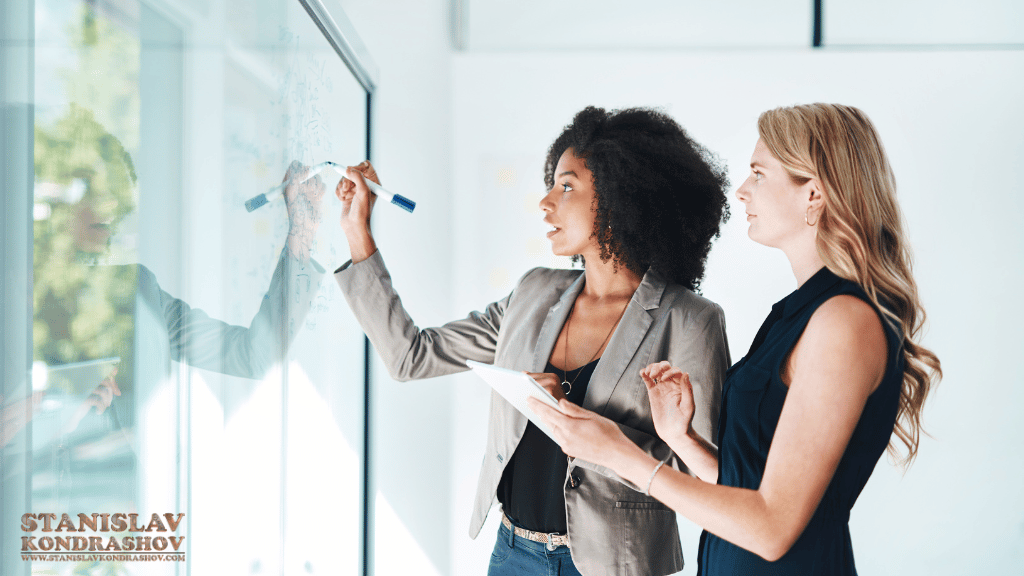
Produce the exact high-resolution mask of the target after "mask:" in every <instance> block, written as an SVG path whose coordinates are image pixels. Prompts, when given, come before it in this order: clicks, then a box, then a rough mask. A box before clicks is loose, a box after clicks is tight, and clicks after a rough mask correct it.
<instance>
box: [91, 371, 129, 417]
mask: <svg viewBox="0 0 1024 576" xmlns="http://www.w3.org/2000/svg"><path fill="white" fill-rule="evenodd" d="M115 376H117V368H114V370H113V371H112V372H111V373H110V376H107V377H106V378H105V379H104V380H103V382H100V385H99V386H97V387H96V389H95V390H93V391H92V394H89V397H88V398H86V399H85V402H83V403H82V405H83V406H91V407H93V408H95V409H96V414H103V412H104V411H106V409H107V408H109V407H110V404H111V403H113V401H114V396H120V395H121V389H120V388H118V386H117V380H115V379H114V378H115ZM86 412H88V410H86Z"/></svg>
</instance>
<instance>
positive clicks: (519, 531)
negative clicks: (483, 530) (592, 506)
mask: <svg viewBox="0 0 1024 576" xmlns="http://www.w3.org/2000/svg"><path fill="white" fill-rule="evenodd" d="M501 523H502V525H503V526H505V528H508V529H509V530H511V531H512V532H513V533H514V534H515V535H516V536H521V537H523V538H526V539H527V540H533V541H534V542H540V543H542V544H547V545H548V550H554V549H555V548H558V547H559V546H566V547H568V546H569V535H568V534H548V533H546V532H534V531H533V530H527V529H526V528H520V527H519V526H513V525H512V521H511V520H509V519H508V516H505V513H504V512H502V513H501Z"/></svg>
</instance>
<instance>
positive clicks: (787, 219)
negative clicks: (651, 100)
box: [536, 104, 941, 575]
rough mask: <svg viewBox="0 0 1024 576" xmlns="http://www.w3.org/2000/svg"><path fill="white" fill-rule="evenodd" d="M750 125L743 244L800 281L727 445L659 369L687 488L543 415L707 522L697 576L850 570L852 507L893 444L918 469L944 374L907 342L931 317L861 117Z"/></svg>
mask: <svg viewBox="0 0 1024 576" xmlns="http://www.w3.org/2000/svg"><path fill="white" fill-rule="evenodd" d="M758 131H759V133H760V139H759V140H758V142H757V145H756V146H755V148H754V154H753V158H752V159H751V162H750V168H751V173H750V176H749V177H748V178H747V180H746V182H744V183H743V185H742V186H740V188H739V190H738V191H737V192H736V196H737V198H739V200H740V201H741V202H743V203H744V204H745V205H746V212H747V221H748V222H750V228H749V231H748V233H749V235H750V237H751V239H753V240H754V241H755V242H758V243H761V244H764V245H767V246H773V247H776V248H780V249H781V250H782V251H783V252H785V254H786V256H787V257H788V258H789V262H790V265H791V266H792V268H793V274H794V275H795V276H796V281H797V285H798V288H797V289H796V291H794V292H793V293H791V294H790V295H789V296H787V297H785V298H784V299H782V300H781V301H779V302H778V303H777V304H776V305H775V306H774V307H773V308H772V312H771V314H770V315H769V316H768V319H767V320H765V322H764V324H763V325H762V326H761V329H760V330H759V331H758V333H757V335H756V336H755V338H754V342H753V344H752V345H751V347H750V351H749V352H748V353H747V354H746V356H744V357H743V359H741V360H740V361H739V362H737V363H736V365H734V366H733V367H732V368H730V370H729V374H728V376H727V378H726V382H725V387H724V391H723V405H722V411H721V417H720V420H719V426H720V428H719V431H718V435H717V442H718V446H719V450H720V452H719V451H716V450H715V448H714V447H713V446H712V445H711V444H710V443H709V442H708V439H709V438H716V437H715V436H708V435H705V434H704V433H702V432H700V431H699V430H698V429H697V428H696V427H694V426H693V424H692V422H693V413H694V398H695V396H694V395H693V394H692V386H693V379H692V374H689V375H687V372H688V371H689V369H688V368H686V367H682V366H678V365H675V363H674V362H672V361H671V360H668V359H666V360H667V361H663V362H659V363H655V364H652V365H651V366H648V367H646V368H644V369H643V371H642V372H641V376H642V377H643V379H644V382H645V383H646V385H647V387H648V393H649V398H650V402H651V406H652V411H653V418H654V423H655V428H656V429H657V431H658V433H659V435H660V436H661V437H662V438H663V439H665V441H666V442H668V444H669V446H670V447H671V448H672V449H673V450H674V451H675V453H676V454H678V455H679V456H680V457H681V458H682V460H683V461H684V462H685V463H686V465H687V466H688V467H689V468H690V470H692V471H693V472H694V473H696V476H697V477H696V478H692V477H690V476H687V475H685V474H682V473H679V472H677V471H675V470H667V469H662V466H661V464H660V463H659V462H657V461H656V460H655V459H652V458H651V457H650V456H649V455H647V454H644V453H642V452H640V451H638V450H636V448H635V446H633V445H632V444H631V443H630V442H629V441H628V440H627V439H626V438H625V437H624V436H623V435H622V434H621V432H620V431H619V429H618V427H617V426H616V425H615V424H614V423H612V422H610V421H608V420H607V419H605V418H603V417H602V416H599V415H597V414H594V413H592V412H588V411H586V410H583V409H581V408H579V407H577V406H573V405H571V404H567V403H562V404H561V409H562V411H561V412H560V411H559V410H555V409H553V408H546V407H544V406H537V408H536V409H537V411H538V412H541V416H542V418H544V420H545V421H548V422H549V423H550V424H551V425H552V426H553V427H554V434H555V437H556V438H558V439H559V443H560V444H561V445H562V446H563V448H564V449H565V451H566V453H567V454H572V455H575V456H577V457H580V458H583V459H586V460H589V461H592V462H596V463H598V464H600V465H603V466H607V467H609V468H611V469H612V470H614V471H615V473H617V474H619V475H621V476H622V477H624V478H626V479H628V480H629V481H631V482H634V483H636V484H638V485H643V486H646V487H647V488H648V490H649V492H650V493H651V494H652V495H653V496H655V497H656V498H658V500H661V501H662V502H664V503H666V504H668V505H669V506H671V507H672V509H674V510H676V511H677V512H679V513H681V514H683V515H684V516H686V517H688V518H690V519H691V520H693V521H694V522H696V523H697V524H699V525H701V526H703V527H704V528H705V532H704V535H703V536H702V538H701V548H700V551H699V553H698V556H699V558H698V562H699V564H700V565H701V570H700V571H699V573H700V574H702V575H724V574H743V575H758V574H772V575H776V574H778V575H781V574H794V575H795V574H800V575H807V574H829V575H832V574H856V569H855V567H854V561H853V549H852V545H851V541H850V530H849V525H848V521H849V517H850V509H851V508H852V507H853V504H854V502H855V501H856V499H857V496H858V495H859V494H860V492H861V489H863V487H864V485H865V483H867V480H868V477H869V476H870V475H871V472H872V470H874V467H875V464H876V463H877V461H878V459H879V458H880V457H881V455H882V452H883V451H885V450H886V448H887V447H888V449H889V450H890V452H891V453H893V454H894V455H895V453H896V448H895V441H896V439H897V438H898V439H899V441H901V442H902V443H903V444H905V445H906V447H907V455H906V457H905V458H904V459H903V462H902V463H903V464H904V465H909V463H910V462H911V461H912V460H913V458H914V456H915V455H916V453H917V444H918V438H919V435H920V431H921V407H922V404H923V403H924V399H925V397H926V396H927V394H928V391H929V388H930V387H931V386H932V385H933V383H934V382H935V381H936V380H937V378H938V377H939V376H941V368H940V365H939V360H938V358H937V357H936V356H935V354H933V353H932V352H931V351H929V350H928V349H926V348H924V347H923V346H921V345H920V344H919V343H918V342H917V341H916V340H917V338H918V336H919V331H920V329H921V325H922V323H923V322H924V310H923V309H922V307H921V303H920V301H919V299H918V296H917V286H916V284H915V282H914V278H913V276H912V274H911V264H910V262H911V257H910V249H909V247H908V246H907V243H906V239H905V238H904V234H903V230H902V223H901V220H902V217H901V215H900V210H899V206H898V204H897V202H896V184H895V178H894V177H893V173H892V169H891V168H890V166H889V161H888V160H887V158H886V155H885V151H884V150H883V148H882V143H881V141H880V139H879V137H878V134H877V132H876V131H875V128H874V126H873V125H872V124H871V121H870V120H869V119H868V117H867V116H866V115H865V114H864V113H863V112H861V111H860V110H858V109H856V108H853V107H850V106H841V105H834V104H812V105H805V106H793V107H790V108H777V109H774V110H769V111H767V112H765V113H763V114H761V117H760V119H759V121H758ZM894 434H895V438H893V435H894ZM716 484H717V485H716Z"/></svg>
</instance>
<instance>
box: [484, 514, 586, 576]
mask: <svg viewBox="0 0 1024 576" xmlns="http://www.w3.org/2000/svg"><path fill="white" fill-rule="evenodd" d="M527 575H528V576H581V575H580V573H579V570H576V565H575V564H573V563H572V556H571V555H570V554H569V548H568V547H567V546H559V547H558V548H555V550H554V551H550V550H548V546H547V544H543V543H541V542H534V541H533V540H527V539H526V538H523V537H521V536H516V535H515V534H514V533H513V532H512V531H511V530H509V529H508V528H505V525H504V524H502V525H501V526H500V527H499V528H498V541H497V542H495V543H494V552H492V553H491V564H490V566H489V567H488V568H487V576H527Z"/></svg>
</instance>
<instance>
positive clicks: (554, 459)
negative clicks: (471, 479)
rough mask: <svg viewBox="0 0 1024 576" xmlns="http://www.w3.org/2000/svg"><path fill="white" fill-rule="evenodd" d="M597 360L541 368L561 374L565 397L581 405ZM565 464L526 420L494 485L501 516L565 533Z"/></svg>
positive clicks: (537, 528) (552, 445) (562, 455)
mask: <svg viewBox="0 0 1024 576" xmlns="http://www.w3.org/2000/svg"><path fill="white" fill-rule="evenodd" d="M599 361H600V358H599V359H597V360H594V361H593V362H591V363H590V364H587V365H586V366H580V367H579V368H577V369H575V370H570V371H569V372H568V373H566V372H562V371H561V370H559V369H558V368H555V367H554V366H553V365H552V364H551V363H550V362H548V365H547V366H545V367H544V371H545V372H548V373H551V374H555V375H557V376H563V378H562V379H563V380H567V381H569V382H571V383H572V389H571V390H570V391H569V393H568V394H566V397H567V398H568V399H569V401H570V402H572V403H573V404H576V405H578V406H582V405H583V399H584V398H586V396H587V385H588V384H589V383H590V376H591V375H592V374H593V373H594V368H596V367H597V363H598V362H599ZM568 467H569V461H568V460H567V459H566V456H565V452H562V449H561V448H560V447H559V446H558V444H556V443H555V441H554V440H552V439H551V438H549V437H548V435H547V434H545V433H544V432H541V430H540V428H537V427H536V426H535V425H534V424H533V422H530V423H528V424H527V425H526V432H525V433H523V438H522V439H521V440H520V441H519V446H517V447H516V451H515V453H514V454H512V458H510V459H509V461H508V464H506V465H505V471H504V472H503V473H502V475H501V482H500V483H499V484H498V501H499V502H501V507H502V509H503V510H504V511H505V515H506V516H508V517H509V519H511V520H512V522H513V523H514V524H515V525H517V526H520V527H523V528H526V529H527V530H533V531H534V532H547V533H549V534H565V533H566V530H567V528H566V523H565V492H564V491H563V490H564V484H565V483H566V482H567V481H568V480H567V478H566V470H568Z"/></svg>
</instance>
